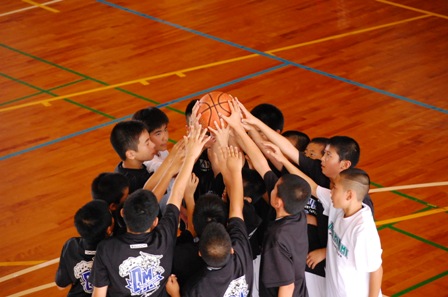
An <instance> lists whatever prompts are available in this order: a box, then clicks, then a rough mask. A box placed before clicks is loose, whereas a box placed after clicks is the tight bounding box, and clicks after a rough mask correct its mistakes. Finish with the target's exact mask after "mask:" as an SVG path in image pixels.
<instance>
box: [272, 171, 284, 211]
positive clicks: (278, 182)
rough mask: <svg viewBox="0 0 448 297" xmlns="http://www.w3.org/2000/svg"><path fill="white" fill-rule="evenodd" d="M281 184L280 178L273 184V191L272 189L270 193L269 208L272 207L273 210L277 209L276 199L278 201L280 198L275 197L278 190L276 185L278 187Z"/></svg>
mask: <svg viewBox="0 0 448 297" xmlns="http://www.w3.org/2000/svg"><path fill="white" fill-rule="evenodd" d="M281 183H282V178H280V179H279V180H278V181H277V183H276V184H275V187H274V189H273V190H272V192H271V199H270V201H271V206H272V207H273V208H277V207H276V206H277V199H280V198H278V196H277V193H278V190H277V188H278V185H280V184H281Z"/></svg>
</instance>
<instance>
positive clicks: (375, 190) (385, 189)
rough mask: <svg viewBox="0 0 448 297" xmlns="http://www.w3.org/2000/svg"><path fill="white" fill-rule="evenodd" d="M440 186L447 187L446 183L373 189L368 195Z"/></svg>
mask: <svg viewBox="0 0 448 297" xmlns="http://www.w3.org/2000/svg"><path fill="white" fill-rule="evenodd" d="M441 186H448V181H444V182H434V183H426V184H414V185H405V186H394V187H384V188H375V189H370V191H369V193H379V192H389V191H397V190H407V189H417V188H428V187H441Z"/></svg>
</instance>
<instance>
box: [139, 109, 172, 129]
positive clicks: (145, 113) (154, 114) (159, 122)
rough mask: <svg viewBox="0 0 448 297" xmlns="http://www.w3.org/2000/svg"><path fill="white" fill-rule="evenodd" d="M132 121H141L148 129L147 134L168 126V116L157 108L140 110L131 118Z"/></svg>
mask: <svg viewBox="0 0 448 297" xmlns="http://www.w3.org/2000/svg"><path fill="white" fill-rule="evenodd" d="M132 119H133V120H136V121H142V122H143V123H145V125H146V127H147V128H148V132H149V133H151V132H152V131H154V130H156V129H158V128H161V127H162V126H163V125H168V122H169V119H168V116H167V115H166V114H165V113H164V112H163V111H162V110H160V109H158V108H157V107H148V108H144V109H140V110H139V111H137V112H136V113H134V115H133V116H132Z"/></svg>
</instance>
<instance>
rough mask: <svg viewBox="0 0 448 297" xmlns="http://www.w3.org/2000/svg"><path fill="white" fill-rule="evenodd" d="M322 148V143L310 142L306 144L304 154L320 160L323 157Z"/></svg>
mask: <svg viewBox="0 0 448 297" xmlns="http://www.w3.org/2000/svg"><path fill="white" fill-rule="evenodd" d="M324 148H325V147H324V146H323V145H322V144H318V143H314V142H310V143H308V145H307V146H306V149H305V156H307V157H308V158H311V159H314V160H320V159H322V157H323V155H322V151H323V150H324Z"/></svg>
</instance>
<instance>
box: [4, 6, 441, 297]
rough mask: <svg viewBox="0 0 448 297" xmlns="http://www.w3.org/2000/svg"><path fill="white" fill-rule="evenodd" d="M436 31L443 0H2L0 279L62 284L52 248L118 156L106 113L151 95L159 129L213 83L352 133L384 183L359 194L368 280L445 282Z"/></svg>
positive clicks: (34, 292) (120, 116) (8, 286)
mask: <svg viewBox="0 0 448 297" xmlns="http://www.w3.org/2000/svg"><path fill="white" fill-rule="evenodd" d="M447 36H448V2H447V1H445V0H434V1H421V0H420V1H419V0H393V1H386V0H366V1H358V0H320V1H313V0H300V1H299V0H296V1H290V0H289V1H287V0H275V1H274V0H266V1H244V0H243V1H241V0H240V1H235V0H228V1H222V0H208V1H191V0H176V1H175V0H172V1H131V0H111V1H105V0H98V1H94V0H85V1H75V0H53V1H47V2H44V0H39V1H34V0H33V1H31V0H22V1H19V0H3V1H1V4H0V130H1V133H0V143H1V145H0V177H1V185H0V192H1V193H2V198H1V204H0V211H1V214H2V218H1V220H0V234H1V238H2V240H1V242H0V250H1V256H0V292H1V293H0V295H1V296H65V295H66V294H67V290H65V291H58V290H57V289H56V287H55V286H54V283H53V280H54V273H55V270H56V267H57V260H58V257H59V254H60V250H61V247H62V245H63V243H64V242H65V240H67V239H68V238H69V237H71V236H75V235H76V230H75V229H74V227H73V215H74V213H75V211H76V210H77V209H78V208H79V207H80V206H82V205H83V204H84V203H86V202H87V201H89V199H90V183H91V181H92V180H93V178H94V177H95V176H97V175H98V174H99V173H100V172H104V171H112V170H113V169H114V167H115V165H116V164H117V163H118V161H119V160H118V156H117V155H116V154H115V152H114V151H113V149H112V147H111V145H110V143H109V134H110V131H111V129H112V127H113V125H114V124H115V123H117V122H119V121H122V120H125V119H128V118H129V117H130V115H132V114H133V112H135V111H136V110H138V109H141V108H144V107H146V106H158V107H160V108H162V109H163V110H164V111H165V112H166V113H167V115H168V116H169V118H170V124H169V130H170V138H171V140H172V141H173V142H174V141H176V140H178V139H180V137H181V136H182V135H183V134H184V132H185V119H184V114H183V111H184V109H185V106H186V105H187V103H188V102H189V101H190V100H191V99H193V98H198V97H200V96H201V95H203V94H204V93H207V92H209V91H212V90H222V91H225V92H228V93H231V94H233V95H234V96H236V97H238V98H239V99H240V100H241V101H242V102H243V103H244V104H245V105H246V106H247V107H248V108H252V107H253V106H255V105H257V104H259V103H264V102H265V103H272V104H275V105H277V106H278V107H279V108H280V109H281V110H282V111H283V113H284V115H285V121H286V124H285V130H291V129H297V130H300V131H303V132H305V133H307V134H308V135H309V136H310V137H317V136H327V137H329V136H333V135H349V136H351V137H353V138H355V139H356V140H358V142H359V143H360V145H361V150H362V153H361V161H360V164H359V167H361V168H363V169H365V170H366V171H367V172H368V173H369V174H370V176H371V179H372V188H381V187H392V189H391V190H389V191H385V192H378V193H374V194H372V199H373V200H374V203H375V213H376V220H377V222H378V230H379V234H380V237H381V241H382V246H383V250H384V252H383V267H384V277H383V285H382V290H383V293H384V294H386V295H389V296H425V297H427V296H448V295H447V293H446V292H448V228H447V227H446V222H447V211H448V208H447V207H448V194H447V192H448V187H447V186H446V184H444V183H440V182H446V181H448V141H447V139H448V97H447V96H448V38H447ZM421 183H425V184H427V185H424V186H423V187H421V188H416V187H414V186H410V187H406V188H405V189H396V188H395V187H396V186H402V185H414V184H421ZM428 183H429V185H428Z"/></svg>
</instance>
